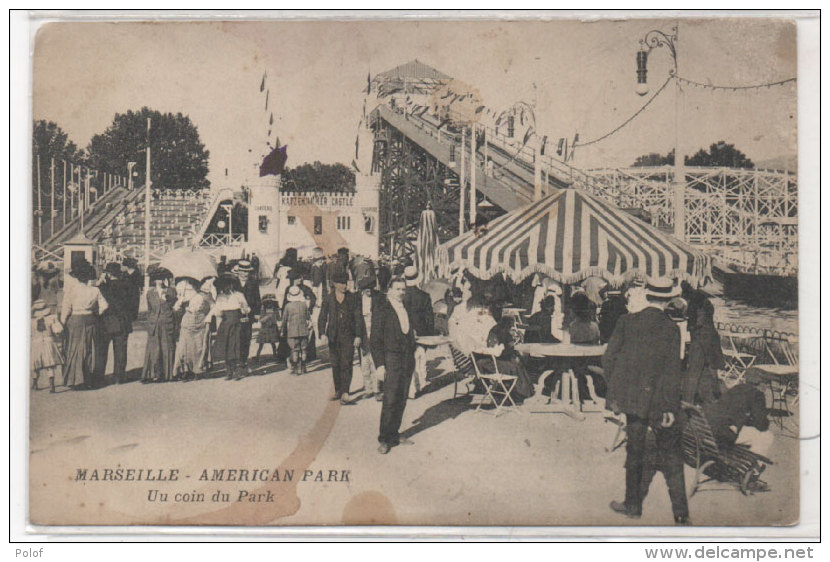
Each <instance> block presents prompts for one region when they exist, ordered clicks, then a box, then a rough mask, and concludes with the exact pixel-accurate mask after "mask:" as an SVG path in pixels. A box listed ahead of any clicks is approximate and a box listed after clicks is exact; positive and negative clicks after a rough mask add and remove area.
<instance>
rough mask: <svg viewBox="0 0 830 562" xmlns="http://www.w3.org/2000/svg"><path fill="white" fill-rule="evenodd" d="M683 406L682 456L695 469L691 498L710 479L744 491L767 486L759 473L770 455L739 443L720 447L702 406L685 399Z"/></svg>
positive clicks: (766, 487) (746, 493)
mask: <svg viewBox="0 0 830 562" xmlns="http://www.w3.org/2000/svg"><path fill="white" fill-rule="evenodd" d="M682 406H683V411H684V412H685V413H686V415H687V421H686V425H685V426H684V427H683V436H682V439H681V449H682V452H683V460H684V461H685V462H686V463H687V464H688V465H689V466H691V467H692V468H694V469H695V479H694V482H693V483H692V486H691V490H690V491H689V494H688V495H689V497H690V498H691V497H692V496H693V495H695V493H696V492H697V491H698V489H700V487H701V486H702V485H703V484H706V483H707V482H712V481H717V482H725V483H729V484H732V485H734V486H737V487H738V488H739V489H740V490H741V492H742V493H743V494H744V495H750V494H752V493H754V492H756V491H767V490H769V486H768V485H767V483H766V482H764V481H763V480H760V479H759V477H760V475H761V473H762V472H764V470H765V469H766V467H767V465H770V464H773V463H772V461H771V460H770V459H768V458H766V457H764V456H762V455H759V454H758V453H754V452H752V451H750V450H749V449H748V448H747V447H744V446H742V445H731V446H729V447H722V448H721V447H719V446H718V443H717V441H716V440H715V436H714V434H713V433H712V428H711V426H710V425H709V420H707V419H706V415H705V414H704V413H703V410H702V409H701V408H700V407H699V406H695V405H693V404H689V403H687V402H682ZM704 476H705V478H704ZM713 489H717V488H713Z"/></svg>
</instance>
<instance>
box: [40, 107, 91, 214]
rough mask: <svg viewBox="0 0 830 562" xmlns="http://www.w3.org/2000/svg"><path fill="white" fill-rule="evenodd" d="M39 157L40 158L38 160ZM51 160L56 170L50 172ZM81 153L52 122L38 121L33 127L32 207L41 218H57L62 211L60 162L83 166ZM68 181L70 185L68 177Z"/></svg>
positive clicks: (62, 179)
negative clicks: (39, 212)
mask: <svg viewBox="0 0 830 562" xmlns="http://www.w3.org/2000/svg"><path fill="white" fill-rule="evenodd" d="M38 157H39V158H38ZM52 158H54V159H55V167H54V168H52V166H51V163H52ZM84 160H85V157H84V152H83V151H82V150H79V149H78V146H77V145H76V144H75V143H74V142H72V141H71V140H69V135H68V134H66V132H64V130H63V129H61V128H60V127H59V126H58V125H57V123H55V122H53V121H45V120H43V119H40V120H38V121H35V122H34V124H33V126H32V203H33V205H34V206H35V207H36V208H37V207H38V204H40V207H41V208H42V210H43V211H44V216H45V217H46V218H47V219H48V217H50V216H56V215H57V213H58V209H60V210H62V209H63V208H64V203H63V190H62V189H61V186H62V185H63V183H64V178H63V171H64V165H63V162H67V163H68V164H67V166H68V165H69V164H75V165H78V164H84V163H85V162H84ZM52 173H54V185H56V186H58V188H57V189H56V190H55V191H54V196H55V201H54V210H52V209H50V207H51V206H52V204H53V201H52V191H51V189H50V187H51V185H52V183H53V182H52ZM68 174H69V170H67V177H69V178H70V179H68V180H67V181H69V182H71V181H72V180H71V177H70V176H69V175H68ZM38 184H40V198H38V191H37V188H38Z"/></svg>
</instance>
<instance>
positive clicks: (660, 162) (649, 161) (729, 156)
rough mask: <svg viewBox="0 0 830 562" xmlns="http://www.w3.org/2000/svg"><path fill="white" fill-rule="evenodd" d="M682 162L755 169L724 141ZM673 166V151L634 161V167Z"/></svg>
mask: <svg viewBox="0 0 830 562" xmlns="http://www.w3.org/2000/svg"><path fill="white" fill-rule="evenodd" d="M683 161H684V162H685V163H686V165H687V166H709V167H721V166H723V167H727V168H747V169H753V168H755V164H754V163H753V162H752V160H750V159H749V158H747V157H746V154H744V153H743V152H741V151H740V150H738V149H737V148H735V145H734V144H727V143H726V141H718V142H716V143H713V144H711V145H709V152H706V151H705V150H703V149H702V148H701V149H700V150H698V151H697V152H695V153H694V154H693V155H692V156H686V157H685V158H684V159H683ZM673 164H674V150H672V151H671V152H669V153H668V154H666V155H665V156H662V155H660V154H657V153H655V152H652V153H650V154H645V155H643V156H638V157H637V159H636V160H635V161H634V164H633V166H634V167H641V166H666V165H669V166H671V165H673Z"/></svg>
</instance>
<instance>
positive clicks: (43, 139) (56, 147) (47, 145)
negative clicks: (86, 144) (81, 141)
mask: <svg viewBox="0 0 830 562" xmlns="http://www.w3.org/2000/svg"><path fill="white" fill-rule="evenodd" d="M32 154H33V155H35V154H39V155H40V158H41V159H47V158H55V159H63V160H66V161H69V162H74V163H76V164H77V163H79V162H80V161H81V160H83V157H84V153H83V151H82V150H79V149H78V146H77V145H76V144H75V143H74V142H72V141H71V140H69V135H67V134H66V133H65V132H64V131H63V129H61V128H60V127H59V126H58V124H57V123H55V122H54V121H46V120H44V119H40V120H38V121H35V122H34V125H33V127H32Z"/></svg>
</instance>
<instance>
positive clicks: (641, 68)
mask: <svg viewBox="0 0 830 562" xmlns="http://www.w3.org/2000/svg"><path fill="white" fill-rule="evenodd" d="M647 64H648V51H647V50H645V49H642V48H641V49H640V50H639V51H637V87H636V89H635V90H634V91H635V92H637V95H638V96H644V95H646V94H647V93H648V81H647V75H648V69H647Z"/></svg>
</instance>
